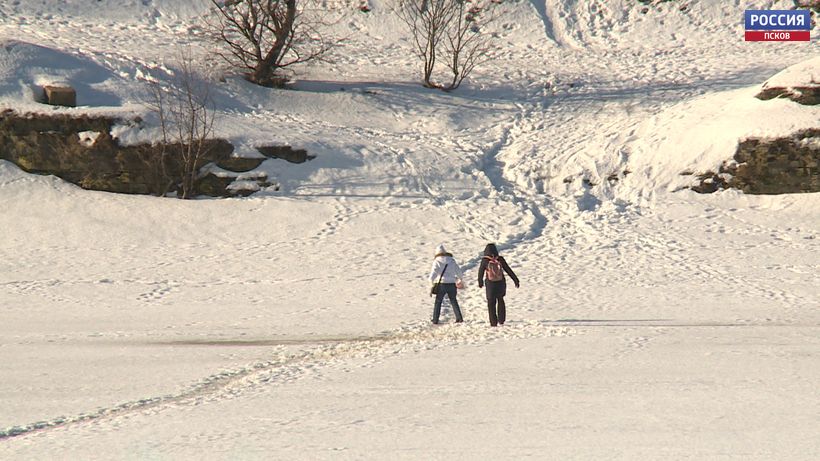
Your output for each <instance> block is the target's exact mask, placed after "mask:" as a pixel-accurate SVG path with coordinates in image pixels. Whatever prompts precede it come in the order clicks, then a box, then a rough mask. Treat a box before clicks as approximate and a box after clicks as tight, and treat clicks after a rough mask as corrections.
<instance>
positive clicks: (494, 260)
mask: <svg viewBox="0 0 820 461" xmlns="http://www.w3.org/2000/svg"><path fill="white" fill-rule="evenodd" d="M504 272H506V273H507V274H508V275H509V276H510V278H511V279H512V281H513V283H515V287H516V288H518V287H519V286H520V284H519V282H518V277H516V275H515V272H513V271H512V269H510V266H509V264H507V261H506V260H504V258H502V257H501V256H499V254H498V248H496V247H495V244H494V243H488V244H487V246H486V247H485V248H484V257H482V258H481V264H480V265H479V266H478V287H479V288H481V287H482V286H486V287H487V288H486V293H487V310H489V313H490V325H492V326H496V325H504V322H505V321H506V320H507V306H506V304H505V303H504V295H506V294H507V280H506V279H505V278H504ZM496 308H497V309H498V310H497V311H496Z"/></svg>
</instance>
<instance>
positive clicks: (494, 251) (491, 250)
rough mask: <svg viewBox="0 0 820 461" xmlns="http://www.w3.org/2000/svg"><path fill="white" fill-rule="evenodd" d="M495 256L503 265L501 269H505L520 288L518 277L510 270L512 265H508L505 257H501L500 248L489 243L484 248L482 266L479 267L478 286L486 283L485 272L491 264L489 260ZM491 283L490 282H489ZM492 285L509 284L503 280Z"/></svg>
mask: <svg viewBox="0 0 820 461" xmlns="http://www.w3.org/2000/svg"><path fill="white" fill-rule="evenodd" d="M492 256H495V257H496V258H498V262H499V263H501V267H502V268H503V269H504V272H506V273H507V274H508V275H509V276H510V278H511V279H513V282H514V283H515V285H516V286H518V277H517V276H516V275H515V272H513V270H512V269H510V265H509V264H507V261H506V260H504V257H503V256H499V254H498V248H496V247H495V244H492V243H489V244H487V246H486V247H484V257H483V258H481V264H480V265H479V266H478V286H482V285H483V284H484V282H485V280H484V271H486V270H487V264H488V263H489V262H490V260H489V258H490V257H492ZM502 277H503V274H502ZM487 281H488V282H489V280H487ZM492 283H507V281H506V279H504V278H502V279H501V280H500V281H498V282H492Z"/></svg>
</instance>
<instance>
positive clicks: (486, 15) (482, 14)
mask: <svg viewBox="0 0 820 461" xmlns="http://www.w3.org/2000/svg"><path fill="white" fill-rule="evenodd" d="M397 1H398V3H397V4H396V6H395V8H394V11H395V12H396V15H397V16H398V18H399V19H400V20H401V21H402V22H403V23H404V24H405V25H406V26H407V28H408V29H409V31H410V35H411V36H412V39H413V45H414V51H415V53H416V55H417V56H418V57H419V59H420V60H421V61H422V82H423V84H424V86H426V87H428V88H440V89H442V90H445V91H449V90H453V89H455V88H458V87H459V86H460V85H461V83H462V82H463V81H464V79H465V78H467V77H468V76H469V75H470V74H471V73H472V72H473V70H474V69H475V68H476V66H478V65H480V64H482V63H484V62H486V61H488V60H489V59H490V58H489V53H490V51H491V50H492V41H493V40H492V39H493V37H492V36H491V35H489V34H487V33H485V32H484V31H483V30H482V27H483V26H486V25H487V24H488V23H489V22H491V21H492V20H494V19H495V18H496V17H497V14H496V13H497V12H498V11H497V10H496V7H497V6H498V5H499V4H500V3H501V0H397ZM440 54H443V56H444V57H443V61H444V62H445V65H446V67H447V68H448V69H449V70H450V71H451V73H452V78H451V79H450V83H449V84H446V85H442V84H438V83H435V82H434V81H433V73H434V72H435V69H436V64H437V60H438V58H439V55H440Z"/></svg>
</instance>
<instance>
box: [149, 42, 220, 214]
mask: <svg viewBox="0 0 820 461" xmlns="http://www.w3.org/2000/svg"><path fill="white" fill-rule="evenodd" d="M149 90H150V91H149V94H150V95H149V101H148V104H147V105H148V107H149V109H150V110H151V111H152V112H153V113H154V114H155V115H156V116H157V118H158V120H159V128H160V133H161V136H162V141H161V146H160V150H159V153H158V154H157V158H155V159H154V160H153V161H154V162H156V165H157V168H160V169H161V170H160V172H161V174H162V176H163V177H165V178H168V181H169V188H170V187H171V186H172V185H173V183H174V182H175V181H177V180H179V183H180V184H179V187H180V190H181V194H180V197H181V198H184V199H187V198H191V197H193V196H194V195H195V189H194V184H195V182H196V179H197V175H198V174H199V168H200V167H201V166H202V163H203V162H204V160H205V158H206V156H207V154H208V152H209V150H210V148H211V146H212V145H213V143H212V142H210V141H209V139H210V138H211V135H212V134H213V128H214V118H215V114H216V110H215V107H214V102H213V86H212V84H211V82H210V81H209V80H208V79H206V78H203V76H202V73H201V71H200V70H199V69H197V68H196V66H195V64H194V60H193V58H192V57H191V54H190V52H183V53H180V55H179V57H178V59H177V62H176V71H175V73H174V75H173V78H172V79H170V81H167V82H162V81H160V80H152V81H150V82H149ZM175 172H179V173H177V174H175ZM166 190H167V189H166Z"/></svg>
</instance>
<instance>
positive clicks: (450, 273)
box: [430, 255, 464, 283]
mask: <svg viewBox="0 0 820 461" xmlns="http://www.w3.org/2000/svg"><path fill="white" fill-rule="evenodd" d="M445 264H446V265H447V269H446V270H445V272H444V276H443V277H441V283H456V280H460V279H462V278H463V277H464V274H463V273H462V272H461V268H460V267H459V266H458V263H457V262H456V260H455V259H453V257H452V256H449V255H442V256H437V257H436V259H435V260H433V268H432V269H431V270H430V283H438V278H439V277H440V276H441V271H442V270H444V265H445Z"/></svg>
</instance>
